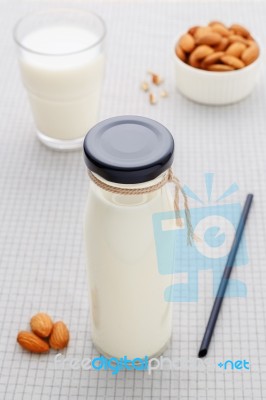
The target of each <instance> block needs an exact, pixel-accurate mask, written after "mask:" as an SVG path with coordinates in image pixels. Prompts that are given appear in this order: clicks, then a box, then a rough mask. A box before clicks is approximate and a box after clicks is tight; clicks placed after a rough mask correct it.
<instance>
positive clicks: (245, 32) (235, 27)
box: [229, 24, 250, 38]
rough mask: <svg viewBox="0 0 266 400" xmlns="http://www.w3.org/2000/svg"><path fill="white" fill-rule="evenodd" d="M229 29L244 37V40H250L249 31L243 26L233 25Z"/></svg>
mask: <svg viewBox="0 0 266 400" xmlns="http://www.w3.org/2000/svg"><path fill="white" fill-rule="evenodd" d="M229 29H230V30H232V31H234V33H235V34H236V35H240V36H243V37H244V38H249V37H250V33H249V31H248V30H247V29H246V28H244V26H242V25H239V24H233V25H232V26H230V28H229Z"/></svg>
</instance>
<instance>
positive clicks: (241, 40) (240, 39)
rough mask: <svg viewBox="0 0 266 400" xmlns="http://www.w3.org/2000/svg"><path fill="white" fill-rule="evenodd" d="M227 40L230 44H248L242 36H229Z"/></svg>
mask: <svg viewBox="0 0 266 400" xmlns="http://www.w3.org/2000/svg"><path fill="white" fill-rule="evenodd" d="M228 39H229V42H230V43H235V42H239V43H244V44H248V41H247V39H245V38H243V36H240V35H231V36H229V38H228Z"/></svg>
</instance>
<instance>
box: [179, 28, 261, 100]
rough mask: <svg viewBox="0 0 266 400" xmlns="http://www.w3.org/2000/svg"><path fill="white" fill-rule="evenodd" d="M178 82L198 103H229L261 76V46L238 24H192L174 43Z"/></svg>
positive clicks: (182, 90)
mask: <svg viewBox="0 0 266 400" xmlns="http://www.w3.org/2000/svg"><path fill="white" fill-rule="evenodd" d="M174 59H175V70H176V85H177V88H178V89H179V90H180V92H181V93H182V94H184V95H185V96H186V97H188V98H190V99H191V100H194V101H196V102H199V103H204V104H214V105H222V104H230V103H235V102H237V101H240V100H242V99H243V98H245V97H246V96H248V95H249V94H250V93H251V92H252V90H253V88H254V86H255V84H256V82H257V79H258V75H259V64H260V59H261V55H260V48H259V45H258V43H257V41H256V40H255V39H254V38H253V36H252V35H251V33H250V32H249V31H248V29H246V28H245V27H243V26H242V25H239V24H232V25H230V26H226V25H225V24H223V23H222V22H219V21H212V22H210V23H209V24H208V26H193V27H192V28H190V29H188V31H187V32H186V33H185V34H183V35H181V36H179V37H178V40H177V41H176V42H175V46H174Z"/></svg>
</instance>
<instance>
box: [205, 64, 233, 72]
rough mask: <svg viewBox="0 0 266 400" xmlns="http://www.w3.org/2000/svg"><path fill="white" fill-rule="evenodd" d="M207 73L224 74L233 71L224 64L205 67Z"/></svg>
mask: <svg viewBox="0 0 266 400" xmlns="http://www.w3.org/2000/svg"><path fill="white" fill-rule="evenodd" d="M207 69H208V71H217V72H226V71H233V70H234V68H233V67H230V66H229V65H224V64H212V65H209V66H208V67H207Z"/></svg>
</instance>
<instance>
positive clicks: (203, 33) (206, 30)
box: [194, 26, 212, 40]
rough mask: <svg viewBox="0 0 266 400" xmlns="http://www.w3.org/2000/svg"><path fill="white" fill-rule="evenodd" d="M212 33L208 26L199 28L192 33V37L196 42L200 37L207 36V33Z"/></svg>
mask: <svg viewBox="0 0 266 400" xmlns="http://www.w3.org/2000/svg"><path fill="white" fill-rule="evenodd" d="M211 32H212V28H211V27H210V26H199V27H198V29H196V31H195V33H194V37H195V39H196V40H198V39H199V38H201V37H202V36H206V35H208V33H211Z"/></svg>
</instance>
